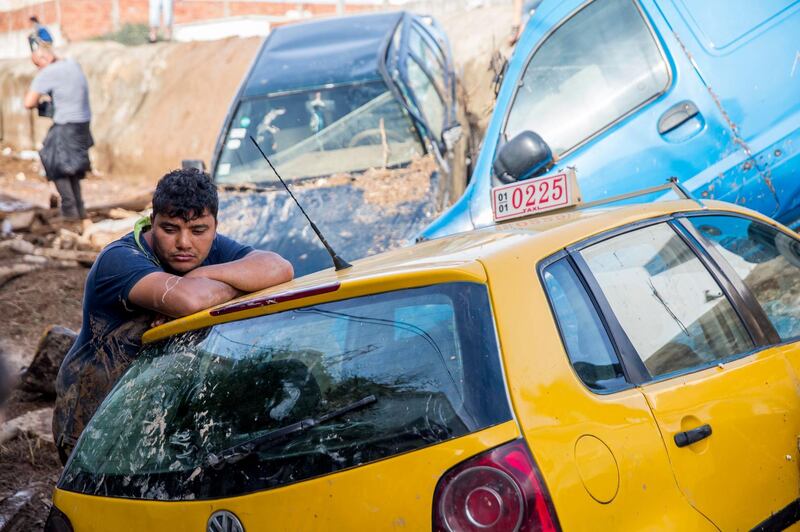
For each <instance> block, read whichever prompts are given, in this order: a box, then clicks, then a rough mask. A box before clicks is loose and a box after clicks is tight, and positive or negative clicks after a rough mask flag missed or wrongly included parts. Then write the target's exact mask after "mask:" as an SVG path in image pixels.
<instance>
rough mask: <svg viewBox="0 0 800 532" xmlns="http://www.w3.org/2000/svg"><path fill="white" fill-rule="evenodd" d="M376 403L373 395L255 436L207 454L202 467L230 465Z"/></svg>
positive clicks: (376, 399)
mask: <svg viewBox="0 0 800 532" xmlns="http://www.w3.org/2000/svg"><path fill="white" fill-rule="evenodd" d="M377 401H378V398H377V397H375V396H374V395H368V396H366V397H364V398H363V399H359V400H358V401H355V402H353V403H350V404H349V405H345V406H343V407H341V408H337V409H336V410H332V411H330V412H328V413H326V414H323V415H321V416H319V417H311V418H306V419H302V420H300V421H298V422H296V423H292V424H290V425H286V426H285V427H280V428H277V429H274V430H271V431H269V432H266V433H264V434H262V435H261V436H257V437H255V438H252V439H250V440H247V441H245V442H242V443H239V444H236V445H234V446H232V447H228V448H227V449H224V450H222V451H220V452H218V453H208V455H207V456H206V458H205V460H204V465H206V466H211V467H215V466H217V465H219V464H222V463H228V464H232V463H235V462H238V461H239V460H241V459H242V458H245V457H247V456H250V455H251V454H253V453H254V452H255V451H256V449H259V448H261V447H263V446H264V445H266V444H268V443H273V442H276V441H279V440H282V439H284V438H288V437H289V436H293V435H295V434H299V433H301V432H305V431H307V430H308V429H310V428H313V427H316V426H317V425H320V424H322V423H325V422H326V421H330V420H331V419H334V418H337V417H341V416H343V415H345V414H348V413H350V412H353V411H355V410H359V409H361V408H364V407H365V406H369V405H371V404H373V403H376V402H377Z"/></svg>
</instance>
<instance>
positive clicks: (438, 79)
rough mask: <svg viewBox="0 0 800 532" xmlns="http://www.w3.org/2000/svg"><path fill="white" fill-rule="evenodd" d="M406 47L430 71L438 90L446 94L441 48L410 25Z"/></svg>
mask: <svg viewBox="0 0 800 532" xmlns="http://www.w3.org/2000/svg"><path fill="white" fill-rule="evenodd" d="M408 47H409V49H410V50H411V52H412V53H414V54H415V55H416V56H417V57H418V58H419V60H420V61H421V62H422V64H423V65H424V66H425V68H426V69H427V70H428V72H430V74H431V76H432V77H433V81H434V83H436V86H437V88H438V89H439V91H440V92H441V93H442V94H443V95H445V96H446V95H447V81H446V79H445V69H444V65H445V62H444V56H443V55H442V52H441V50H439V48H438V47H435V45H433V44H431V43H430V42H429V41H428V40H427V39H426V38H425V37H423V36H422V33H421V30H419V29H417V28H416V27H412V28H411V31H410V32H409V34H408Z"/></svg>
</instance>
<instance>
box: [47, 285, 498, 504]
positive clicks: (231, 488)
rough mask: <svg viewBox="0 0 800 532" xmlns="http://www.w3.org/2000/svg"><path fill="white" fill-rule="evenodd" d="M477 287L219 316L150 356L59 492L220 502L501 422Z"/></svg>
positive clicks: (119, 393)
mask: <svg viewBox="0 0 800 532" xmlns="http://www.w3.org/2000/svg"><path fill="white" fill-rule="evenodd" d="M491 316H492V314H491V307H490V304H489V298H488V294H487V290H486V287H485V286H483V285H478V284H472V283H450V284H442V285H435V286H430V287H424V288H414V289H407V290H400V291H396V292H390V293H385V294H379V295H372V296H366V297H360V298H356V299H350V300H346V301H339V302H335V303H327V304H323V305H318V306H314V307H307V308H301V309H296V310H290V311H285V312H281V313H278V314H272V315H267V316H260V317H257V318H251V319H248V320H242V321H235V322H229V323H225V324H220V325H217V326H214V327H210V328H207V329H203V330H200V331H195V332H191V333H187V334H184V335H180V336H176V337H173V338H172V339H170V340H168V341H165V342H163V343H159V344H155V345H152V346H150V347H147V348H146V349H145V350H144V351H143V353H142V354H141V356H140V357H139V358H138V359H137V360H136V362H134V364H133V365H132V366H131V368H130V369H129V370H128V372H127V373H126V374H125V375H124V376H123V378H122V379H121V380H120V382H119V383H118V384H117V386H116V387H115V388H114V390H113V392H112V393H111V394H110V395H109V396H108V398H107V399H106V400H105V401H104V402H103V404H102V405H101V407H100V409H99V410H98V411H97V413H96V414H95V416H94V418H93V419H92V421H91V423H90V424H89V425H88V427H87V428H86V430H85V432H84V433H83V436H82V437H81V439H80V441H79V443H78V445H77V447H76V449H75V452H74V453H73V456H72V460H71V462H70V463H69V464H68V466H67V468H66V470H65V472H64V474H63V476H62V478H61V481H60V485H59V487H60V488H62V489H65V490H71V491H78V492H82V493H89V494H96V495H105V496H118V497H134V498H141V499H154V500H190V499H206V498H217V497H223V496H232V495H238V494H243V493H247V492H252V491H255V490H261V489H266V488H272V487H276V486H281V485H285V484H289V483H292V482H297V481H300V480H303V479H307V478H311V477H315V476H319V475H325V474H329V473H333V472H335V471H339V470H341V469H345V468H349V467H354V466H358V465H361V464H365V463H369V462H373V461H375V460H379V459H382V458H386V457H388V456H392V455H396V454H399V453H404V452H408V451H413V450H415V449H420V448H423V447H427V446H429V445H434V444H437V443H439V442H442V441H445V440H449V439H451V438H456V437H459V436H463V435H465V434H468V433H470V432H473V431H477V430H480V429H482V428H485V427H489V426H491V425H495V424H498V423H501V422H503V421H507V420H509V419H510V418H511V413H510V409H509V405H508V400H507V395H506V392H505V387H504V383H503V379H502V373H501V368H500V361H499V355H498V349H497V343H496V339H495V329H494V323H493V320H492V317H491Z"/></svg>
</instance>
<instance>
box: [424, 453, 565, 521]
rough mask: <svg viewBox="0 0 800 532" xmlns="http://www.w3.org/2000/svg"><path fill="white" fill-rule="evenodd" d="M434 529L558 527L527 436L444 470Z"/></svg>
mask: <svg viewBox="0 0 800 532" xmlns="http://www.w3.org/2000/svg"><path fill="white" fill-rule="evenodd" d="M433 529H434V530H435V531H447V532H456V531H458V532H461V531H466V532H471V531H475V532H478V531H480V532H500V531H502V532H509V531H514V532H516V531H519V532H534V531H542V532H554V531H558V530H560V527H559V525H558V519H557V517H556V512H555V509H554V508H553V503H552V501H551V500H550V495H549V493H548V492H547V487H546V486H545V485H544V482H543V481H542V477H541V475H540V474H539V471H538V469H537V468H536V464H535V462H534V461H533V456H531V453H530V451H529V450H528V447H527V446H526V445H525V442H524V441H522V440H517V441H513V442H511V443H507V444H505V445H501V446H500V447H497V448H495V449H492V450H490V451H487V452H485V453H483V454H479V455H478V456H475V457H473V458H470V459H469V460H467V461H466V462H462V463H460V464H458V465H457V466H455V467H454V468H453V469H451V470H450V471H448V472H447V473H445V475H444V476H443V477H442V478H441V479H440V480H439V484H438V485H437V486H436V491H435V492H434V495H433Z"/></svg>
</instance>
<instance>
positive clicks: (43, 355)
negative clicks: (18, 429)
mask: <svg viewBox="0 0 800 532" xmlns="http://www.w3.org/2000/svg"><path fill="white" fill-rule="evenodd" d="M77 336H78V335H77V333H75V332H74V331H72V330H70V329H67V328H66V327H61V326H59V325H53V326H51V327H50V328H49V329H47V330H46V331H45V332H44V334H43V335H42V338H41V339H40V340H39V345H38V346H37V347H36V354H35V355H34V356H33V361H32V362H31V365H30V366H28V369H26V370H25V372H24V373H23V374H22V376H21V378H20V388H21V389H23V390H25V391H27V392H35V393H41V394H44V395H48V396H55V394H56V389H55V382H56V375H58V368H60V367H61V362H62V361H63V360H64V356H66V354H67V351H69V348H70V347H72V344H73V343H74V342H75V338H77Z"/></svg>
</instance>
